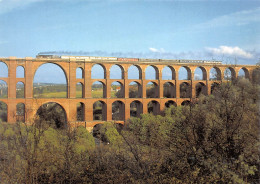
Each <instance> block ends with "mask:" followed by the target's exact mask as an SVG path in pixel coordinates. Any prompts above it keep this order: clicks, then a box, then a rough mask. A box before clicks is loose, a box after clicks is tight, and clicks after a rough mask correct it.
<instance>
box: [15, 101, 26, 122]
mask: <svg viewBox="0 0 260 184" xmlns="http://www.w3.org/2000/svg"><path fill="white" fill-rule="evenodd" d="M24 121H25V105H24V104H23V103H18V104H17V105H16V122H24Z"/></svg>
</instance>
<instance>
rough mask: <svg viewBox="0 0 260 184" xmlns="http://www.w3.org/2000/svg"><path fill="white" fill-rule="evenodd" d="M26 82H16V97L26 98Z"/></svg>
mask: <svg viewBox="0 0 260 184" xmlns="http://www.w3.org/2000/svg"><path fill="white" fill-rule="evenodd" d="M24 96H25V95H24V83H23V82H17V84H16V98H24Z"/></svg>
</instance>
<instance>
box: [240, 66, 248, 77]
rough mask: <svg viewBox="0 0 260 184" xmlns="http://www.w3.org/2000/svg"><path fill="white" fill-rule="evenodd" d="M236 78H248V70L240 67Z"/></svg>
mask: <svg viewBox="0 0 260 184" xmlns="http://www.w3.org/2000/svg"><path fill="white" fill-rule="evenodd" d="M238 78H246V79H249V71H248V70H247V69H246V68H241V69H240V70H239V72H238Z"/></svg>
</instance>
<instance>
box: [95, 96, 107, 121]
mask: <svg viewBox="0 0 260 184" xmlns="http://www.w3.org/2000/svg"><path fill="white" fill-rule="evenodd" d="M106 113H107V104H106V103H105V102H103V101H96V102H95V103H94V104H93V121H96V120H99V121H106V120H107V116H106V115H107V114H106Z"/></svg>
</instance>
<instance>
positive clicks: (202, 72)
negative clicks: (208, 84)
mask: <svg viewBox="0 0 260 184" xmlns="http://www.w3.org/2000/svg"><path fill="white" fill-rule="evenodd" d="M194 80H207V71H206V69H205V68H204V67H202V66H199V67H197V68H196V69H195V72H194Z"/></svg>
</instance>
